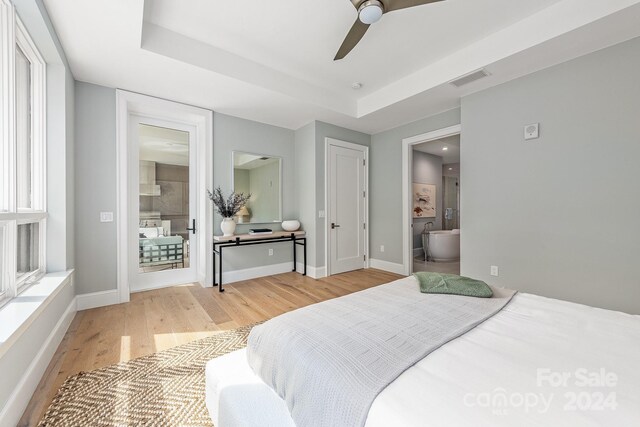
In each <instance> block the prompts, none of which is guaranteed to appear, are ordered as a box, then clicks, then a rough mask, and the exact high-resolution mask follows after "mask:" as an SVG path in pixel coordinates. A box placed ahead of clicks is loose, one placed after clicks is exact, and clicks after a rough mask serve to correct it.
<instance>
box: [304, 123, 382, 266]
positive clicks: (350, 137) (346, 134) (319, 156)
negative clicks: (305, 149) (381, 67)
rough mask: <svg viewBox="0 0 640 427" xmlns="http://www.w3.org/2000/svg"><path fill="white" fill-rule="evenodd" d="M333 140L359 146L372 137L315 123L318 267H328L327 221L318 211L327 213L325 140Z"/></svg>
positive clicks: (326, 124)
mask: <svg viewBox="0 0 640 427" xmlns="http://www.w3.org/2000/svg"><path fill="white" fill-rule="evenodd" d="M326 138H333V139H338V140H340V141H345V142H351V143H354V144H358V145H366V146H369V145H371V136H370V135H368V134H366V133H362V132H356V131H353V130H350V129H345V128H342V127H339V126H335V125H332V124H329V123H324V122H319V121H316V122H315V139H316V151H315V164H316V182H315V190H316V215H315V217H316V218H315V219H316V261H315V262H316V264H315V265H317V266H320V267H324V266H326V265H327V264H326V260H325V253H324V252H325V248H324V246H325V245H324V243H325V233H326V227H325V219H324V218H320V217H319V216H318V211H321V210H323V211H325V214H326V206H325V204H324V199H325V194H324V176H325V139H326Z"/></svg>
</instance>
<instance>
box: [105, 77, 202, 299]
mask: <svg viewBox="0 0 640 427" xmlns="http://www.w3.org/2000/svg"><path fill="white" fill-rule="evenodd" d="M131 115H140V116H145V117H153V118H156V119H161V120H168V121H175V122H180V123H183V124H187V125H190V126H193V127H195V129H196V144H197V147H198V158H197V161H198V165H197V182H198V184H197V185H198V186H199V187H202V188H211V187H212V186H213V112H212V111H210V110H205V109H203V108H198V107H194V106H191V105H186V104H181V103H177V102H173V101H168V100H165V99H160V98H154V97H151V96H146V95H142V94H138V93H133V92H128V91H124V90H121V89H118V90H117V91H116V128H117V133H116V157H117V172H116V177H117V179H116V181H117V188H116V191H117V202H118V206H117V213H116V218H117V238H116V240H117V248H118V255H117V260H118V262H117V290H118V295H119V302H127V301H129V294H130V284H129V261H128V253H127V252H128V251H127V242H128V227H129V224H128V204H129V202H128V200H129V197H130V195H129V191H128V183H127V174H128V167H129V164H128V155H127V154H128V139H129V121H130V117H131ZM199 193H201V194H199V195H198V200H197V208H196V213H195V217H196V219H197V221H198V224H199V227H198V228H199V230H201V234H200V236H202V238H200V239H198V245H197V248H192V250H195V251H198V259H199V260H201V262H200V263H198V266H197V277H198V281H199V282H201V283H202V284H203V285H205V286H213V264H212V257H211V256H210V249H209V248H211V247H212V246H213V206H212V204H211V203H209V200H208V199H207V196H206V192H205V191H201V192H199Z"/></svg>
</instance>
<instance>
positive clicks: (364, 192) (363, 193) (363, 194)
mask: <svg viewBox="0 0 640 427" xmlns="http://www.w3.org/2000/svg"><path fill="white" fill-rule="evenodd" d="M362 197H364V198H365V199H366V198H367V192H366V191H363V192H362Z"/></svg>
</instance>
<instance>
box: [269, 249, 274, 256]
mask: <svg viewBox="0 0 640 427" xmlns="http://www.w3.org/2000/svg"><path fill="white" fill-rule="evenodd" d="M269 256H273V249H272V248H269Z"/></svg>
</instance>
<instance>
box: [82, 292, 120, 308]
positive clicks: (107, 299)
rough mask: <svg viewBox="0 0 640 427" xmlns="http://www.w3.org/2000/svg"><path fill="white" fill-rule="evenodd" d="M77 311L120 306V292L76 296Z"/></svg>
mask: <svg viewBox="0 0 640 427" xmlns="http://www.w3.org/2000/svg"><path fill="white" fill-rule="evenodd" d="M76 302H77V309H78V311H80V310H88V309H90V308H96V307H104V306H106V305H113V304H119V303H120V298H118V290H117V289H112V290H110V291H102V292H92V293H90V294H81V295H76Z"/></svg>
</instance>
